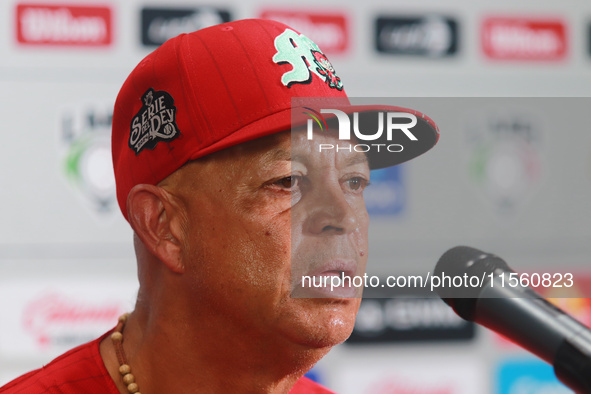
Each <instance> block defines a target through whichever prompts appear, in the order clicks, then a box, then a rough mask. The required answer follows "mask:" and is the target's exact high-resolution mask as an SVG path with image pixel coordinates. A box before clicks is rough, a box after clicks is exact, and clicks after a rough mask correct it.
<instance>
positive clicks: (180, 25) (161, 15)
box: [141, 6, 230, 46]
mask: <svg viewBox="0 0 591 394" xmlns="http://www.w3.org/2000/svg"><path fill="white" fill-rule="evenodd" d="M229 21H230V12H229V11H228V10H226V9H220V8H216V7H205V6H203V7H194V8H144V9H142V26H141V28H142V32H141V34H142V44H143V45H146V46H159V45H162V44H163V43H164V42H165V41H166V40H168V39H170V38H172V37H176V36H178V35H179V34H181V33H190V32H193V31H196V30H200V29H204V28H206V27H209V26H213V25H218V24H220V23H225V22H229Z"/></svg>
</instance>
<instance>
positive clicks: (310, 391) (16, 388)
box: [0, 333, 332, 394]
mask: <svg viewBox="0 0 591 394" xmlns="http://www.w3.org/2000/svg"><path fill="white" fill-rule="evenodd" d="M108 334H110V333H107V334H105V335H103V336H102V337H100V338H98V339H95V340H94V341H92V342H89V343H87V344H84V345H81V346H78V347H77V348H74V349H72V350H70V351H69V352H67V353H64V354H62V355H61V356H59V357H58V358H56V359H55V360H53V361H52V362H51V363H49V364H47V365H46V366H44V367H43V368H40V369H37V370H35V371H31V372H29V373H27V374H25V375H23V376H21V377H19V378H17V379H15V380H13V381H12V382H10V383H8V384H6V385H5V386H3V387H0V393H3V394H36V393H49V394H80V393H84V394H119V390H118V389H117V386H115V383H114V382H113V379H111V376H110V375H109V372H108V371H107V368H106V367H105V364H104V363H103V359H102V358H101V354H100V351H99V344H100V342H101V340H102V339H103V338H104V337H106V336H107V335H108ZM331 393H332V391H330V390H328V389H326V388H324V387H323V386H321V385H319V384H318V383H315V382H313V381H311V380H310V379H308V378H306V377H303V378H301V379H300V380H298V381H297V382H296V384H295V386H293V388H292V389H291V391H290V394H331Z"/></svg>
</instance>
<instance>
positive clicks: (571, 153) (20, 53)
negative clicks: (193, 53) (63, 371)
mask: <svg viewBox="0 0 591 394" xmlns="http://www.w3.org/2000/svg"><path fill="white" fill-rule="evenodd" d="M0 15H1V17H2V21H3V22H2V23H0V29H1V30H3V33H4V34H0V92H1V94H0V104H1V105H0V119H1V120H2V132H1V134H0V136H1V139H0V163H1V171H0V202H1V204H2V207H3V210H2V219H1V220H0V384H1V383H5V382H7V381H9V380H11V379H12V378H14V377H16V376H17V375H19V374H21V373H23V372H26V371H28V370H30V369H32V368H35V367H38V366H40V365H42V364H44V363H47V362H48V361H49V360H51V359H52V358H53V357H55V356H56V355H58V354H60V353H61V352H63V351H65V350H67V349H69V348H71V347H73V346H75V345H77V344H79V343H82V342H84V341H87V340H90V339H93V338H95V337H97V336H98V335H100V334H102V333H103V332H106V331H107V330H108V329H110V328H111V327H112V326H113V325H114V322H115V320H116V318H117V316H118V315H119V314H120V313H122V312H124V311H127V310H130V309H132V307H133V303H134V298H135V294H136V292H137V287H138V284H137V279H136V274H135V261H134V254H133V250H132V234H131V231H130V229H129V226H128V225H127V223H126V222H125V220H124V219H123V218H122V216H121V214H120V213H119V212H118V207H117V204H116V201H115V198H114V189H113V186H114V185H113V178H112V174H111V171H112V170H111V167H110V153H109V138H110V137H109V128H110V122H111V117H112V107H113V103H114V99H115V97H116V94H117V91H118V89H119V87H120V86H121V84H122V83H123V81H124V79H125V77H126V76H127V75H128V73H129V72H130V71H131V69H132V68H133V67H134V66H135V65H136V64H137V62H138V61H139V60H140V59H141V58H142V57H143V56H145V55H146V54H147V53H149V52H150V51H151V50H153V49H154V48H156V47H157V46H158V45H159V44H161V43H162V42H163V41H164V40H165V39H167V38H168V37H171V36H173V35H176V34H178V33H181V32H184V31H192V30H196V29H199V28H203V27H205V26H209V25H211V24H216V23H221V22H224V21H228V20H234V19H243V18H249V17H268V18H273V19H277V20H281V21H284V22H286V23H288V24H290V25H292V26H293V27H294V28H296V29H298V30H300V31H302V32H303V33H304V34H306V35H308V36H309V37H310V38H312V39H313V40H314V41H316V42H317V43H318V44H319V46H320V47H321V48H322V49H323V51H324V52H325V53H326V54H327V55H328V56H329V58H330V59H331V61H332V63H333V65H334V67H335V69H336V71H337V73H338V74H339V76H340V77H341V78H342V80H343V81H344V85H345V89H346V91H347V92H348V94H349V95H350V96H353V97H398V98H400V103H399V105H401V106H406V107H411V108H415V109H418V110H422V111H424V112H425V113H427V114H428V115H430V116H432V117H433V119H434V120H435V121H436V122H438V123H439V125H440V127H441V138H440V142H439V144H438V145H437V146H436V147H435V148H434V149H433V150H432V151H430V152H428V153H427V154H425V155H424V156H422V157H419V158H417V159H414V160H412V161H411V162H409V163H407V164H404V165H401V166H398V167H394V168H392V169H389V170H386V171H380V172H375V173H374V174H372V178H373V185H372V186H371V187H370V188H369V189H368V195H367V204H368V210H369V211H370V214H371V220H372V229H371V234H370V236H371V242H372V244H371V251H370V262H369V265H370V271H372V272H373V273H376V274H377V275H381V276H385V275H400V274H419V275H424V274H426V273H427V271H430V270H432V268H433V266H434V264H435V263H436V261H437V259H438V258H439V256H440V255H441V254H442V253H443V252H444V251H445V250H446V249H448V248H450V247H452V246H455V245H457V244H468V245H471V246H475V247H478V248H480V249H483V250H486V251H490V252H494V253H496V254H499V255H501V256H503V257H504V258H505V259H506V260H507V261H508V262H509V264H510V265H512V266H513V267H514V268H516V269H517V270H519V271H523V272H538V271H539V272H542V271H543V272H548V271H557V272H558V271H561V272H573V273H574V274H575V277H574V278H575V286H574V287H573V288H570V289H568V290H569V292H568V293H557V292H556V290H552V289H549V290H546V295H547V296H551V297H554V300H555V302H557V303H559V304H560V305H561V306H562V307H564V308H565V309H567V310H569V311H570V312H571V313H572V314H574V315H575V316H577V317H578V318H579V319H580V320H582V321H583V322H585V323H586V324H590V323H591V303H590V302H589V299H587V298H585V297H584V296H585V294H584V289H585V288H589V287H591V268H590V264H589V263H590V261H591V242H589V241H590V240H591V206H590V201H591V133H589V132H588V125H589V124H590V122H589V119H588V115H587V113H588V112H589V111H588V110H587V108H589V107H590V106H589V104H591V101H589V100H588V99H584V97H587V96H590V93H591V4H588V3H587V2H585V1H566V2H560V3H557V2H553V1H522V2H519V3H517V2H514V1H497V2H495V3H494V4H492V3H490V4H489V5H483V4H478V3H476V2H470V1H467V0H464V1H461V0H450V1H447V2H443V3H442V2H440V1H414V2H402V1H378V0H366V1H364V2H356V1H340V2H337V1H331V0H327V1H325V2H322V3H319V2H315V1H301V2H298V5H297V6H294V5H293V4H289V3H288V2H273V3H265V2H262V1H260V2H248V3H245V2H238V1H236V0H227V1H222V2H199V1H185V0H176V1H174V2H166V4H165V3H164V2H160V3H159V2H154V1H139V0H133V1H132V0H129V1H119V2H115V1H111V2H108V1H101V0H98V1H92V2H83V1H75V0H71V1H65V2H62V1H60V2H51V1H46V0H43V1H34V2H26V1H22V2H19V1H11V0H7V1H3V2H1V3H0ZM434 97H435V98H437V99H433V98H434ZM446 97H449V98H450V99H445V98H446ZM457 97H468V98H474V99H465V98H464V99H458V98H457ZM506 97H508V98H510V97H513V98H515V97H529V98H530V99H518V100H516V99H504V98H506ZM543 97H546V98H553V99H544V100H542V101H541V103H542V104H540V102H535V100H532V99H531V98H543ZM557 97H567V98H568V97H570V98H571V99H557ZM573 97H574V98H576V99H572V98H573ZM470 105H472V106H475V107H470ZM446 106H447V107H446ZM462 106H465V108H475V109H474V110H470V111H466V110H464V111H463V112H462V111H460V113H463V114H464V115H465V116H463V117H462V118H461V119H458V118H455V117H453V116H450V115H449V114H450V113H454V112H453V111H458V110H459V109H461V108H462ZM446 108H449V111H446ZM438 117H439V120H438ZM550 290H552V291H550ZM421 296H422V294H420V293H412V292H411V293H403V294H402V293H401V294H399V296H397V297H394V298H389V299H367V300H364V302H363V304H362V308H361V310H360V314H359V317H358V320H357V325H356V329H355V332H354V335H353V336H352V337H351V339H350V341H349V342H348V343H346V344H344V345H341V346H339V347H338V348H336V349H334V350H333V351H332V352H331V353H330V354H329V355H328V356H327V357H326V358H325V359H323V360H322V361H321V362H320V363H319V364H318V365H317V366H316V367H315V368H314V369H313V371H312V372H311V375H312V377H313V378H315V379H317V380H319V381H321V382H322V383H324V384H326V385H327V386H329V387H331V388H333V389H334V390H335V391H337V392H340V393H394V392H397V393H400V392H407V393H410V392H412V393H430V394H434V393H438V394H439V393H449V394H459V393H475V392H479V393H536V392H542V391H543V392H544V393H563V392H568V391H567V390H566V389H565V388H563V387H561V385H560V384H559V383H557V382H556V380H555V379H554V378H553V376H552V371H551V368H550V367H548V366H546V365H544V364H542V363H540V362H538V361H536V360H535V359H533V358H531V357H530V356H528V355H527V354H526V353H525V352H524V351H522V350H520V349H519V348H518V347H517V346H515V345H513V344H511V343H508V342H507V341H505V340H504V339H502V338H500V337H498V336H496V335H494V334H492V333H489V332H485V331H484V330H481V329H479V328H477V327H474V326H472V325H470V324H468V323H466V322H463V321H461V320H459V319H458V318H456V317H455V316H454V315H453V314H452V313H451V312H450V311H449V309H447V307H446V306H444V305H443V304H442V303H441V302H440V301H438V300H435V299H425V298H421ZM577 296H579V297H577ZM581 296H582V298H581ZM417 297H418V298H417Z"/></svg>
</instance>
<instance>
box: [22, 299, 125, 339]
mask: <svg viewBox="0 0 591 394" xmlns="http://www.w3.org/2000/svg"><path fill="white" fill-rule="evenodd" d="M123 312H124V310H123V307H122V305H121V303H118V302H105V303H98V302H93V303H90V302H84V301H80V300H77V299H76V298H73V297H68V296H66V295H63V294H59V293H49V294H42V295H40V296H39V297H38V298H36V299H33V300H31V302H30V303H29V304H27V305H26V306H25V309H24V311H23V320H22V324H23V328H24V329H25V330H26V331H27V332H28V333H29V334H30V335H32V336H33V338H34V339H35V341H36V342H37V344H38V346H39V347H40V348H44V347H50V346H71V345H72V346H73V345H77V344H79V343H83V342H86V341H89V340H92V339H94V338H95V336H96V327H97V326H99V327H101V326H107V327H108V326H110V325H114V323H115V322H117V318H118V317H119V316H120V315H121V314H123Z"/></svg>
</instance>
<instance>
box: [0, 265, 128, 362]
mask: <svg viewBox="0 0 591 394" xmlns="http://www.w3.org/2000/svg"><path fill="white" fill-rule="evenodd" d="M39 263H41V261H39ZM70 263H72V264H80V263H88V261H70ZM1 279H2V278H0V280H1ZM136 293H137V281H134V280H133V279H131V278H130V280H123V279H121V280H113V278H108V277H107V276H105V277H94V278H92V279H90V277H87V278H86V279H85V278H83V277H76V276H72V277H70V278H69V279H68V280H66V279H63V278H62V279H58V278H57V277H51V276H49V277H48V276H47V275H43V274H39V275H34V273H32V275H29V276H27V277H26V278H25V277H24V276H23V277H22V278H21V279H19V278H16V277H14V278H12V279H10V280H8V279H7V280H5V281H3V282H1V283H0V299H2V300H8V299H10V300H11V302H5V303H0V332H1V334H2V335H0V353H1V354H2V356H3V357H7V359H8V360H11V359H14V360H16V359H24V358H29V359H30V358H32V357H33V358H34V357H39V356H43V358H44V359H46V360H51V358H53V357H56V356H57V355H59V354H60V353H63V352H64V351H66V350H68V349H71V348H72V347H74V346H78V345H80V344H81V343H84V342H88V341H89V340H93V339H95V338H97V337H98V336H100V335H102V334H104V333H106V332H107V331H108V330H110V329H112V328H113V327H114V326H115V324H117V318H118V316H120V315H121V314H122V313H124V312H125V311H128V310H130V309H132V308H133V303H134V300H135V297H136V295H137V294H136ZM5 359H6V358H5Z"/></svg>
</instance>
